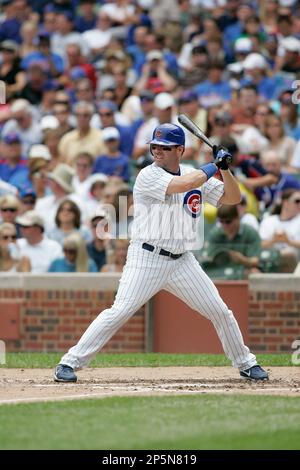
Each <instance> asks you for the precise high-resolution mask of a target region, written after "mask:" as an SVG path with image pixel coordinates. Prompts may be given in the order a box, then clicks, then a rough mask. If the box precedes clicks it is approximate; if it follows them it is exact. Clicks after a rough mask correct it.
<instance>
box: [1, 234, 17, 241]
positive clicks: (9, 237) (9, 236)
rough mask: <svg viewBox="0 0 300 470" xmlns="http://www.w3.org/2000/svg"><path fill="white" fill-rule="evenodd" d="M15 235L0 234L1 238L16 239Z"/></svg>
mask: <svg viewBox="0 0 300 470" xmlns="http://www.w3.org/2000/svg"><path fill="white" fill-rule="evenodd" d="M16 239H17V236H16V235H2V237H1V240H16Z"/></svg>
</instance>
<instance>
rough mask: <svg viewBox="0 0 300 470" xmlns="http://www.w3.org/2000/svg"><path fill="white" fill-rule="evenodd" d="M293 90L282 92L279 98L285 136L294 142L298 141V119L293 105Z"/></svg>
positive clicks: (299, 135)
mask: <svg viewBox="0 0 300 470" xmlns="http://www.w3.org/2000/svg"><path fill="white" fill-rule="evenodd" d="M293 93H294V90H291V89H286V90H283V91H282V92H281V94H280V96H279V103H280V117H281V120H282V123H283V127H284V132H285V135H287V136H289V137H292V138H293V139H295V140H296V141H298V140H300V118H299V116H298V106H297V105H296V104H295V103H293Z"/></svg>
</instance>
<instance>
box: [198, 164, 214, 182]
mask: <svg viewBox="0 0 300 470" xmlns="http://www.w3.org/2000/svg"><path fill="white" fill-rule="evenodd" d="M200 170H202V171H203V172H204V173H205V174H206V176H207V179H208V180H209V178H211V177H212V176H214V175H215V174H216V173H217V171H218V167H217V165H216V164H215V163H207V164H206V165H203V166H201V167H200Z"/></svg>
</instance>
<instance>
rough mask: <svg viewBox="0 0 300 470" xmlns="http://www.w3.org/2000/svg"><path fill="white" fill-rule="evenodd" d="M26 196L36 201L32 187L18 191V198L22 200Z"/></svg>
mask: <svg viewBox="0 0 300 470" xmlns="http://www.w3.org/2000/svg"><path fill="white" fill-rule="evenodd" d="M26 196H32V197H33V198H35V199H36V192H35V190H34V188H33V187H32V186H27V187H26V186H25V187H22V188H20V189H19V198H20V199H23V198H24V197H26Z"/></svg>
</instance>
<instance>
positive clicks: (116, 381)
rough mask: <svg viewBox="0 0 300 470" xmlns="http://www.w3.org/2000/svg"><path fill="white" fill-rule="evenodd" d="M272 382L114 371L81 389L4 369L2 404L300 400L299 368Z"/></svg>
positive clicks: (94, 374) (88, 377)
mask: <svg viewBox="0 0 300 470" xmlns="http://www.w3.org/2000/svg"><path fill="white" fill-rule="evenodd" d="M267 370H268V372H269V375H270V380H268V381H265V382H261V383H255V382H249V381H244V380H241V379H240V378H239V375H238V372H237V371H236V370H235V369H233V368H231V367H155V368H151V367H146V368H145V367H114V368H105V369H102V368H99V369H85V370H83V371H80V372H78V382H77V383H76V384H62V383H55V382H54V381H53V371H52V370H50V369H0V404H5V403H29V402H42V401H56V400H70V399H84V398H104V397H111V396H133V395H135V396H136V395H140V396H150V395H152V396H153V395H171V394H176V395H178V394H202V393H223V394H228V393H239V394H248V395H249V394H251V395H253V394H255V395H282V396H298V397H300V368H299V367H269V368H267Z"/></svg>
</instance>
